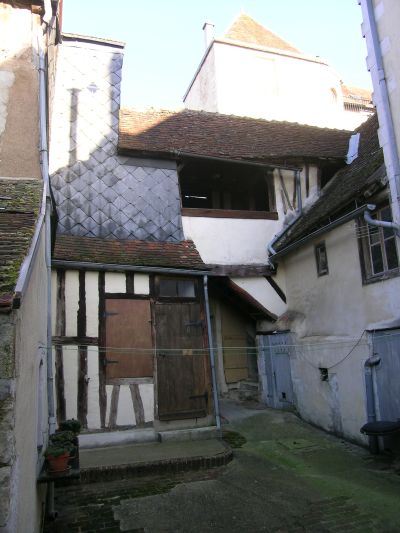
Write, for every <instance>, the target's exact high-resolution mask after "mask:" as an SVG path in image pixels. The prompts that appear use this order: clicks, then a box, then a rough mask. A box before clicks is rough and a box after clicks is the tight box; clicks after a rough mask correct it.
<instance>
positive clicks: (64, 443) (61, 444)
mask: <svg viewBox="0 0 400 533" xmlns="http://www.w3.org/2000/svg"><path fill="white" fill-rule="evenodd" d="M49 443H50V445H51V446H56V447H58V448H64V449H65V450H67V451H68V452H69V455H70V456H73V455H74V454H75V452H76V449H77V447H78V443H77V438H76V436H75V434H74V433H73V432H72V431H57V432H56V433H53V434H52V435H50V437H49Z"/></svg>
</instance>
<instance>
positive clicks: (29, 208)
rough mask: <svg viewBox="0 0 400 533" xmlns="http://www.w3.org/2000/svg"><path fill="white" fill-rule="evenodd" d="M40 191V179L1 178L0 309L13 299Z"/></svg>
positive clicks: (29, 238)
mask: <svg viewBox="0 0 400 533" xmlns="http://www.w3.org/2000/svg"><path fill="white" fill-rule="evenodd" d="M42 192H43V183H42V182H41V181H38V180H35V179H29V180H28V179H21V178H15V179H11V178H0V208H1V209H0V310H1V309H2V308H8V307H9V306H10V305H11V303H12V299H13V296H14V288H15V284H16V282H17V279H18V275H19V271H20V268H21V265H22V262H23V260H24V259H25V257H26V255H27V254H28V251H29V246H30V244H31V240H32V235H33V233H34V230H35V224H36V221H37V218H38V214H39V210H40V204H41V199H42Z"/></svg>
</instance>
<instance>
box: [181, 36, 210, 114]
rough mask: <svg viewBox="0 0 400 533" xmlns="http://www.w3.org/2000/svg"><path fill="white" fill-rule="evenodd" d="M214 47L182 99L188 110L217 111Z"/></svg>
mask: <svg viewBox="0 0 400 533" xmlns="http://www.w3.org/2000/svg"><path fill="white" fill-rule="evenodd" d="M214 50H215V45H214V46H212V47H211V48H210V50H209V52H208V53H207V54H206V57H205V58H203V59H204V62H203V64H202V65H201V67H200V70H199V71H198V72H197V73H196V74H195V78H194V81H193V82H192V85H191V86H190V87H189V89H188V93H187V94H186V97H184V103H185V107H187V108H189V109H198V110H202V109H204V110H207V111H211V112H215V111H218V107H217V100H218V98H217V85H216V78H215V56H214Z"/></svg>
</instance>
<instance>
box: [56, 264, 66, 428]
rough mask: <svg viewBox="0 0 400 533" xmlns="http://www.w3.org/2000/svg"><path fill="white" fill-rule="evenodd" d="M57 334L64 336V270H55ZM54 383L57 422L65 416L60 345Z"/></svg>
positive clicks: (57, 350)
mask: <svg viewBox="0 0 400 533" xmlns="http://www.w3.org/2000/svg"><path fill="white" fill-rule="evenodd" d="M55 333H56V335H57V336H65V270H57V305H56V327H55ZM55 367H56V375H55V383H56V398H57V400H56V411H57V422H58V424H59V423H60V422H61V421H62V420H65V418H66V404H65V393H64V365H63V349H62V346H56V347H55Z"/></svg>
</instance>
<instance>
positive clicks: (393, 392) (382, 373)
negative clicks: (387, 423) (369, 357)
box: [372, 329, 400, 421]
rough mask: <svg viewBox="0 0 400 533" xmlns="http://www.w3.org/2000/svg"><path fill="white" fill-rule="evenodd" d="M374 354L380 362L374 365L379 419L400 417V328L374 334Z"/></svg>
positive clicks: (394, 419) (396, 418)
mask: <svg viewBox="0 0 400 533" xmlns="http://www.w3.org/2000/svg"><path fill="white" fill-rule="evenodd" d="M372 339H373V349H374V355H377V356H378V357H380V359H381V361H380V363H379V364H378V365H377V366H375V367H374V373H375V385H376V396H377V398H376V400H377V407H378V415H379V420H392V421H396V420H398V419H400V330H399V329H396V330H385V331H377V332H375V333H374V334H373V336H372Z"/></svg>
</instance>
